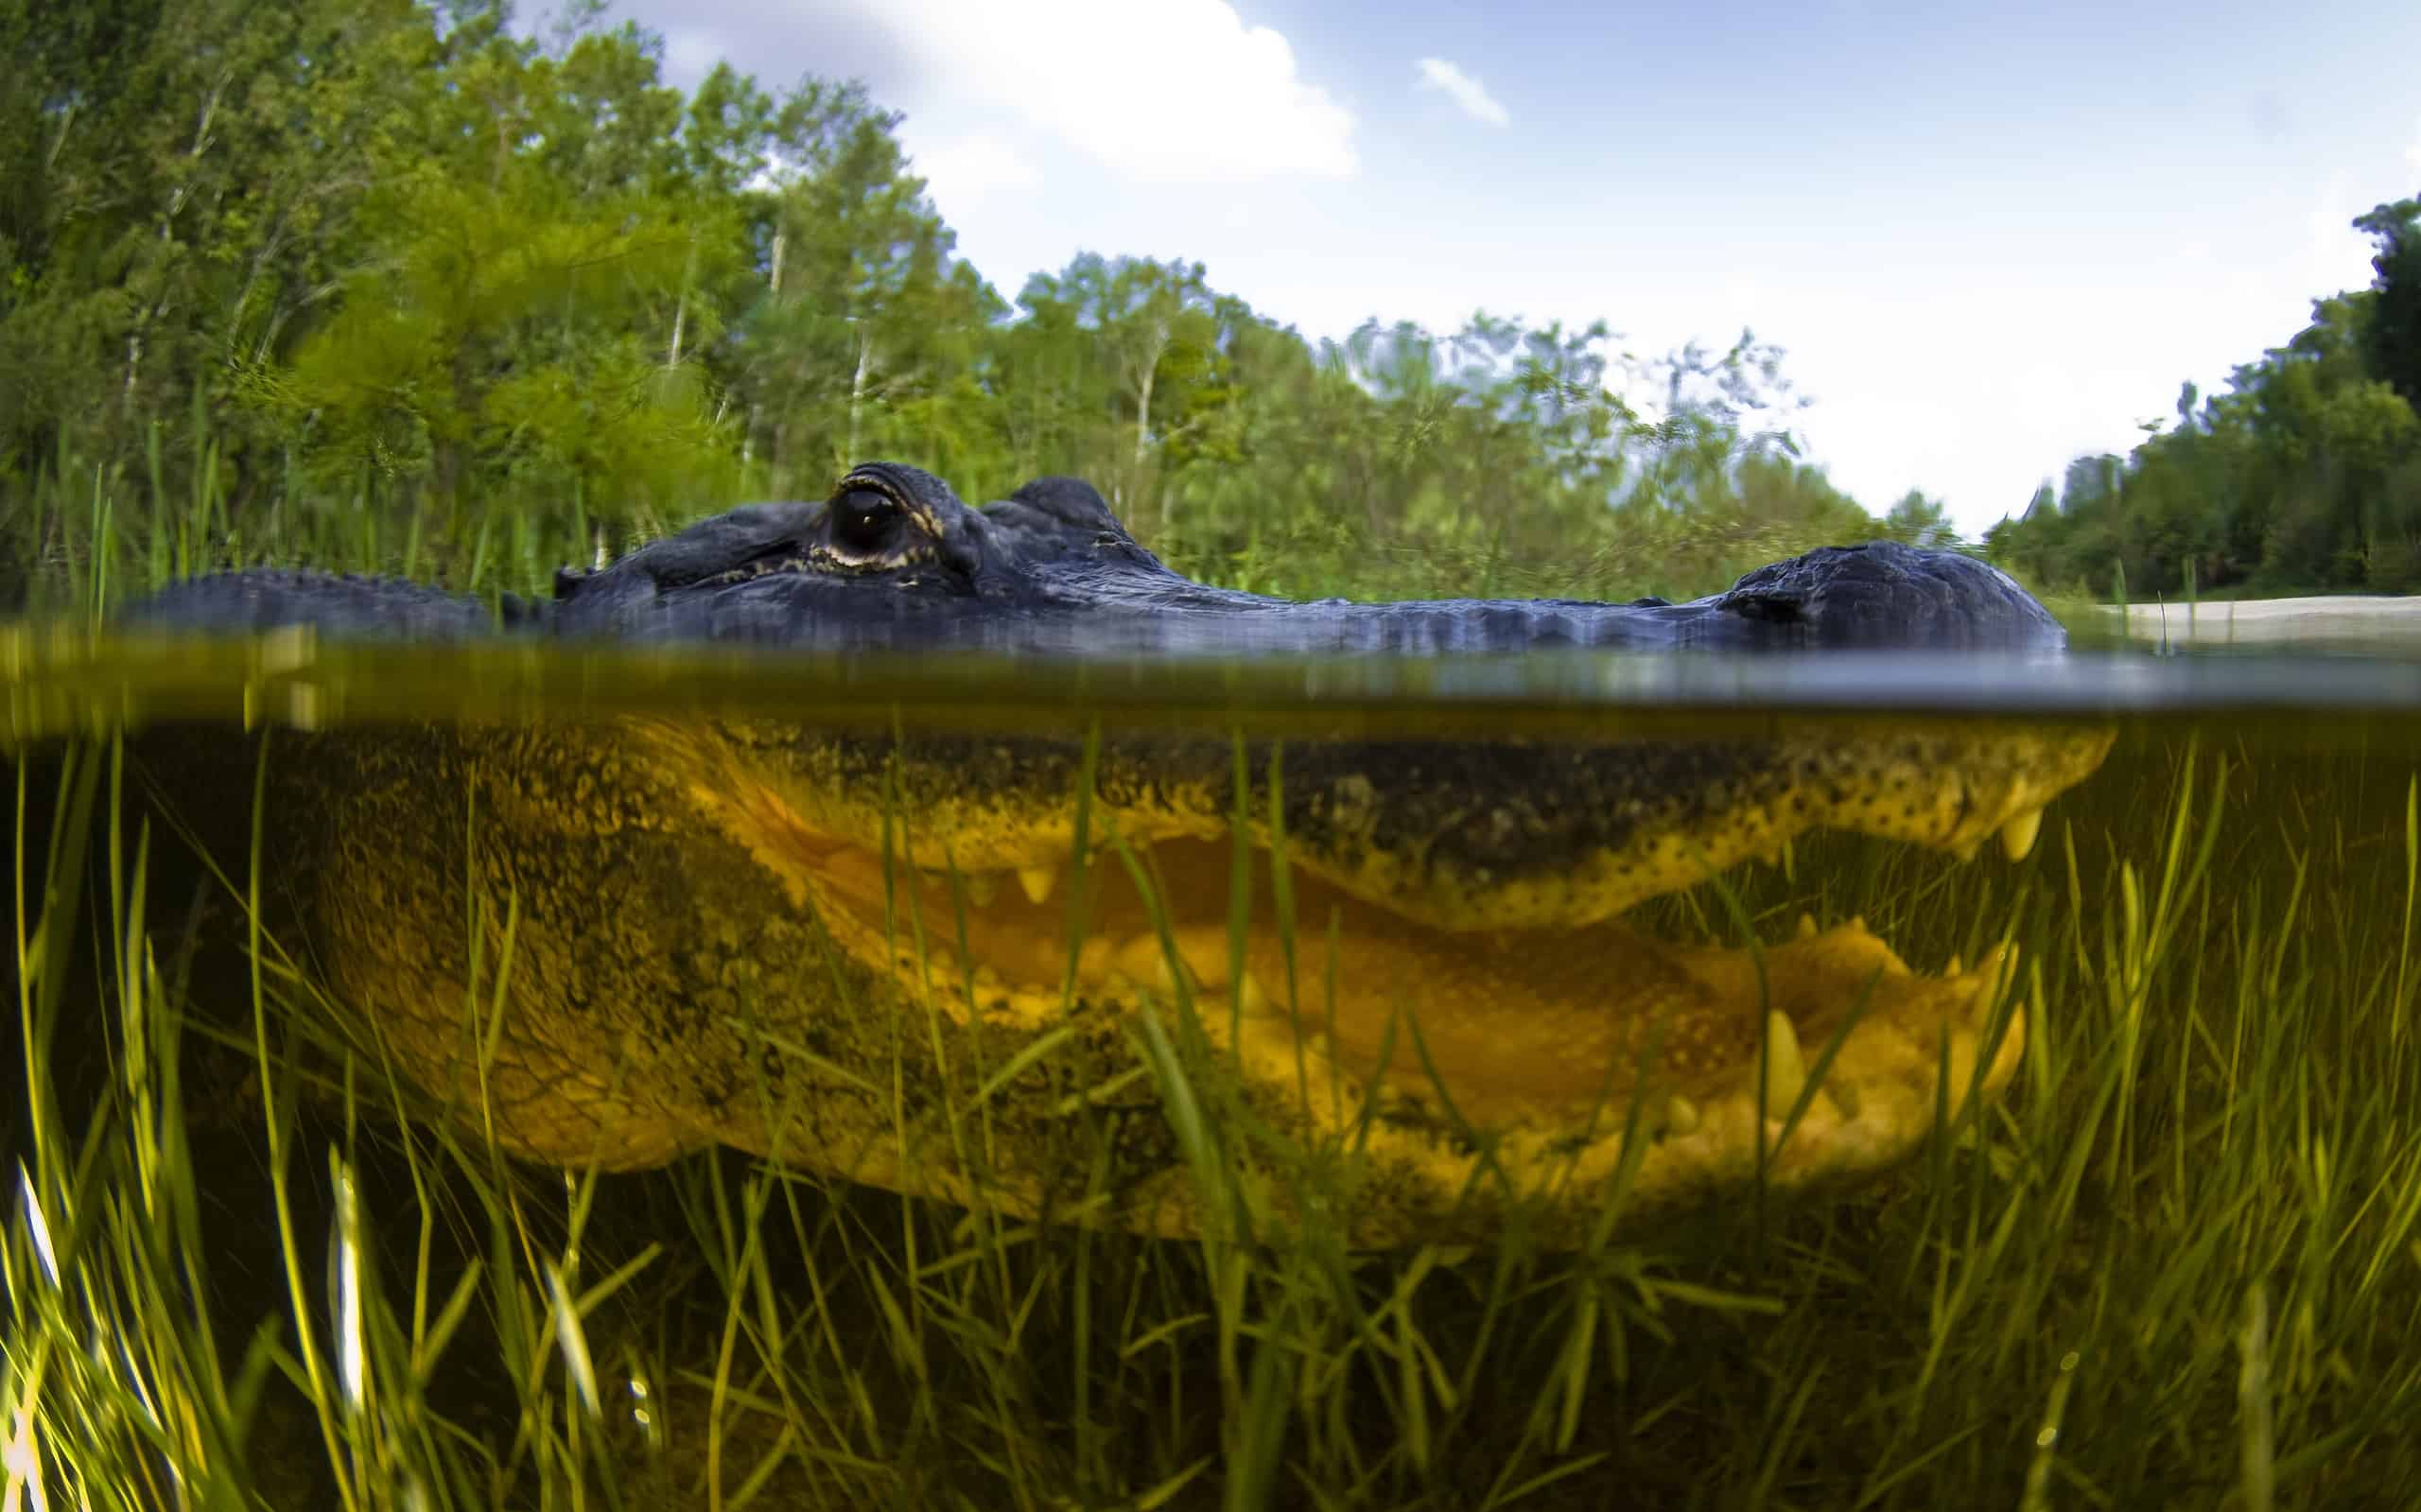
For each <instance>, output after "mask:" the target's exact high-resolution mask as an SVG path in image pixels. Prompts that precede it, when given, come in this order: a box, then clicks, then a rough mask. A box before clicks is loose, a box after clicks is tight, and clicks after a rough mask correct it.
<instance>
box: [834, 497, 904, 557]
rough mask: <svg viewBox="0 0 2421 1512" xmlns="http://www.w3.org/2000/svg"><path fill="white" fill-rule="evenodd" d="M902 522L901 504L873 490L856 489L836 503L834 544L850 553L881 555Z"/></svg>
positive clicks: (838, 499) (836, 500) (837, 499)
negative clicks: (894, 529) (880, 552)
mask: <svg viewBox="0 0 2421 1512" xmlns="http://www.w3.org/2000/svg"><path fill="white" fill-rule="evenodd" d="M898 519H899V505H898V504H897V501H895V500H893V499H892V498H890V497H889V496H887V495H882V494H879V493H876V492H875V491H874V490H872V489H868V488H853V489H851V490H849V491H848V492H847V493H845V494H843V495H841V496H840V497H839V498H836V499H834V500H833V501H832V542H833V544H834V545H835V546H838V547H842V548H843V549H845V550H848V551H855V552H862V553H869V554H870V553H873V552H876V551H880V550H881V549H882V547H883V545H884V544H885V543H886V542H887V541H888V540H889V539H890V537H891V532H892V527H893V526H894V525H896V524H897V522H898Z"/></svg>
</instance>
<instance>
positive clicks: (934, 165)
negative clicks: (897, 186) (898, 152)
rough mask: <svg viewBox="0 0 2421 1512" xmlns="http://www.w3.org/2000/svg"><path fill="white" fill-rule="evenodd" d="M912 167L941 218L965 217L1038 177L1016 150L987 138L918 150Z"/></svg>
mask: <svg viewBox="0 0 2421 1512" xmlns="http://www.w3.org/2000/svg"><path fill="white" fill-rule="evenodd" d="M912 167H913V170H914V172H915V173H916V174H917V175H918V176H919V177H921V178H922V179H923V180H924V181H925V187H926V189H927V191H928V192H929V193H931V194H932V197H933V203H934V204H936V205H938V206H940V207H941V211H942V214H943V215H944V216H945V217H958V216H963V215H966V214H967V213H968V212H969V211H972V210H975V209H977V208H979V207H980V206H982V205H983V204H984V202H985V201H987V200H991V199H992V198H993V196H995V195H996V194H998V193H1000V192H1001V190H1003V189H1024V188H1029V187H1031V186H1032V185H1034V184H1035V183H1036V182H1039V181H1040V180H1041V177H1042V175H1041V174H1040V173H1039V172H1037V171H1036V169H1035V166H1034V165H1033V164H1031V163H1028V162H1027V161H1026V160H1025V159H1024V158H1023V157H1021V156H1019V153H1018V149H1017V148H1013V147H1011V146H1009V145H1008V144H1007V143H1005V142H1002V141H1001V140H1000V139H998V138H997V137H989V136H969V137H961V138H959V139H957V140H955V141H950V142H944V143H942V144H940V145H939V146H936V147H929V148H922V149H921V150H919V151H918V152H917V153H916V155H915V161H914V164H913V165H912Z"/></svg>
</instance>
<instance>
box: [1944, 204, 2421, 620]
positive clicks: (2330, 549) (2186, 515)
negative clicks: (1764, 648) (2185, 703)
mask: <svg viewBox="0 0 2421 1512" xmlns="http://www.w3.org/2000/svg"><path fill="white" fill-rule="evenodd" d="M2354 225H2355V226H2356V227H2357V228H2358V229H2360V230H2361V231H2363V232H2365V233H2367V234H2368V235H2370V236H2371V237H2372V238H2373V240H2374V241H2375V242H2376V243H2377V249H2378V254H2377V256H2376V257H2374V258H2373V259H2372V260H2371V268H2372V270H2373V272H2374V274H2375V275H2376V276H2375V278H2374V280H2373V282H2372V285H2371V287H2369V288H2367V289H2357V290H2354V291H2352V292H2348V293H2342V294H2337V295H2334V296H2331V297H2329V298H2325V299H2317V300H2314V301H2313V302H2312V321H2311V324H2310V325H2308V326H2307V327H2306V328H2305V329H2304V330H2302V331H2301V332H2299V333H2297V334H2296V335H2295V336H2294V338H2293V339H2290V340H2289V341H2288V342H2287V344H2286V345H2284V346H2282V347H2278V348H2275V349H2273V350H2272V351H2271V352H2269V353H2266V354H2265V355H2264V356H2262V357H2261V359H2260V360H2259V361H2256V362H2249V363H2245V364H2242V365H2241V366H2239V367H2238V368H2237V369H2236V371H2235V373H2234V374H2233V375H2232V376H2231V377H2230V380H2229V384H2228V391H2227V392H2225V393H2220V394H2209V395H2205V394H2203V393H2200V392H2198V391H2196V389H2195V387H2194V386H2193V385H2192V384H2190V383H2189V384H2186V385H2185V386H2184V387H2183V388H2182V389H2181V390H2180V391H2179V392H2178V396H2177V412H2176V417H2175V419H2174V421H2173V422H2172V421H2169V420H2167V419H2163V420H2157V421H2148V422H2146V423H2145V426H2144V429H2145V431H2146V437H2145V440H2144V441H2143V443H2141V444H2140V445H2138V446H2136V447H2135V448H2134V451H2133V453H2132V454H2130V455H2129V456H2127V457H2125V458H2120V457H2117V456H2115V455H2111V456H2101V457H2080V458H2078V459H2076V460H2075V461H2072V462H2070V463H2069V464H2068V468H2067V472H2066V475H2065V477H2064V479H2063V481H2062V486H2061V487H2060V489H2059V490H2058V491H2057V492H2056V493H2054V492H2053V490H2052V489H2051V487H2050V485H2049V484H2048V483H2046V484H2045V485H2044V487H2043V488H2042V489H2041V490H2040V491H2038V492H2037V493H2036V495H2034V499H2033V501H2032V503H2031V504H2030V505H2029V507H2028V509H2027V511H2026V513H2024V514H2022V515H2019V516H2016V517H2014V518H2010V519H2004V520H2003V521H2002V522H2001V523H2000V524H1998V525H1996V526H1994V528H1993V529H1992V530H1991V531H1990V532H1988V533H1987V535H1986V537H1985V542H1986V546H1987V547H1988V549H1989V550H1990V551H1991V553H1992V554H1993V555H1994V557H1995V558H1996V559H1998V560H2003V561H2005V562H2008V563H2010V564H2012V565H2016V566H2017V567H2019V568H2020V569H2022V570H2024V571H2026V572H2028V573H2029V574H2031V575H2032V576H2034V577H2035V578H2037V579H2038V580H2042V581H2047V582H2063V583H2073V584H2076V585H2079V586H2082V587H2088V588H2091V589H2093V590H2094V591H2096V592H2100V593H2114V592H2117V591H2120V590H2121V589H2122V588H2129V587H2132V590H2133V591H2134V593H2135V594H2137V595H2139V596H2140V595H2143V594H2146V593H2149V592H2151V591H2154V590H2157V591H2159V592H2162V593H2167V594H2172V595H2173V594H2177V593H2181V592H2186V591H2196V590H2207V589H2212V588H2226V587H2230V586H2235V585H2242V586H2243V587H2246V588H2251V589H2255V590H2274V591H2295V590H2303V589H2313V588H2321V589H2328V588H2367V589H2376V590H2380V591H2385V592H2393V593H2405V592H2412V591H2414V590H2416V589H2421V416H2416V414H2415V411H2414V406H2415V404H2416V403H2421V200H2398V201H2396V202H2395V203H2393V204H2383V205H2380V206H2378V207H2377V209H2374V210H2372V211H2370V212H2369V213H2367V214H2365V215H2362V216H2360V217H2356V218H2355V220H2354Z"/></svg>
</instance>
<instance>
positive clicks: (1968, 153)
mask: <svg viewBox="0 0 2421 1512" xmlns="http://www.w3.org/2000/svg"><path fill="white" fill-rule="evenodd" d="M612 15H613V16H614V17H616V18H618V19H629V20H633V21H636V22H637V23H638V24H639V25H640V26H643V27H646V28H647V29H649V30H651V31H653V32H656V33H658V34H659V35H661V36H662V37H663V39H664V43H665V64H666V73H667V75H668V76H669V79H670V81H671V82H673V83H676V84H679V85H681V86H683V87H685V88H686V87H688V86H691V85H694V84H695V83H696V82H697V81H698V79H700V78H703V77H704V76H705V72H706V70H707V69H708V68H710V67H712V66H713V64H714V63H715V61H718V60H725V59H727V60H730V61H732V62H734V64H735V65H736V66H738V67H740V69H742V70H743V71H745V72H748V73H751V74H753V75H755V76H756V77H757V78H758V81H759V82H760V83H762V84H764V85H765V86H767V87H768V88H774V89H779V88H782V87H784V86H786V85H788V84H790V83H792V82H793V81H795V80H796V79H798V78H800V77H802V76H804V75H809V74H812V75H817V76H821V77H825V78H858V79H862V80H863V81H864V83H865V84H866V86H867V87H868V89H869V91H870V92H871V93H872V95H873V96H874V98H875V99H876V100H877V102H878V103H880V104H881V105H883V106H885V107H886V108H889V109H892V110H897V111H899V112H901V113H904V116H905V119H904V120H903V122H902V123H901V125H900V128H899V135H900V138H901V141H902V142H903V144H904V145H905V147H906V148H907V149H908V151H909V152H910V154H911V155H912V157H913V159H914V168H915V171H916V172H918V173H919V174H921V175H923V176H924V177H925V178H926V179H927V181H928V184H929V189H930V192H931V194H932V199H933V201H934V203H935V204H936V206H937V207H938V208H939V209H940V211H941V213H942V215H943V217H945V218H946V219H947V220H948V221H949V224H950V226H951V227H952V228H953V229H954V230H956V232H957V233H958V238H959V240H958V251H959V252H960V253H961V254H962V255H964V256H966V257H967V258H968V259H969V260H970V261H972V262H973V263H974V265H975V266H976V268H977V269H979V270H981V271H982V272H983V274H984V276H985V277H986V278H988V279H989V280H991V282H992V283H993V284H994V286H995V287H998V288H999V289H1000V290H1001V293H1002V294H1003V295H1005V296H1008V297H1010V298H1012V299H1014V298H1015V297H1016V295H1017V292H1018V290H1019V287H1022V285H1023V284H1024V282H1025V280H1026V277H1027V276H1028V275H1029V274H1031V273H1034V272H1036V271H1055V270H1057V269H1060V268H1062V267H1064V266H1065V265H1066V264H1067V263H1068V261H1069V260H1070V259H1071V257H1073V256H1074V255H1075V254H1076V253H1078V252H1086V251H1091V252H1101V253H1104V254H1106V255H1112V256H1115V255H1119V254H1129V255H1137V256H1150V257H1158V258H1162V259H1166V258H1171V257H1183V258H1186V259H1188V260H1190V261H1200V262H1202V263H1204V264H1206V265H1207V266H1208V270H1209V277H1210V281H1211V285H1212V287H1216V288H1219V289H1221V290H1223V291H1226V292H1229V293H1233V294H1236V295H1239V296H1241V297H1242V298H1244V299H1245V301H1247V302H1248V303H1249V304H1251V305H1252V306H1253V307H1254V308H1255V309H1256V310H1258V311H1260V312H1261V313H1263V315H1266V316H1270V317H1273V318H1275V319H1277V320H1279V321H1280V322H1285V323H1288V324H1292V325H1294V326H1295V327H1296V328H1297V329H1298V330H1300V331H1301V332H1302V333H1303V334H1304V335H1305V336H1306V337H1309V338H1312V339H1319V338H1322V337H1339V336H1343V335H1345V334H1346V333H1348V332H1350V330H1352V329H1353V328H1354V327H1355V326H1356V325H1358V324H1360V323H1361V322H1363V321H1364V320H1365V319H1367V318H1369V317H1372V316H1376V317H1378V318H1380V319H1382V320H1384V321H1387V322H1393V321H1396V320H1399V319H1404V320H1413V321H1417V322H1421V323H1423V324H1427V325H1430V326H1432V327H1434V328H1439V329H1447V330H1451V329H1454V328H1455V327H1458V326H1459V325H1460V324H1461V322H1463V321H1464V319H1466V318H1467V317H1468V316H1469V315H1471V314H1472V312H1473V311H1475V310H1481V309H1485V310H1487V311H1489V312H1490V313H1491V314H1496V315H1505V316H1519V317H1522V318H1524V319H1526V320H1528V321H1530V322H1541V323H1542V322H1546V321H1549V320H1560V321H1563V322H1566V323H1567V324H1570V325H1585V324H1587V323H1588V322H1592V321H1595V320H1603V321H1605V322H1607V323H1608V324H1609V325H1610V326H1611V328H1612V329H1613V330H1614V332H1615V333H1616V334H1617V335H1618V337H1619V338H1620V343H1619V349H1621V350H1629V351H1634V352H1638V353H1640V354H1641V355H1643V356H1649V355H1655V354H1661V353H1663V352H1665V351H1667V350H1670V349H1672V348H1676V347H1679V346H1680V345H1681V343H1683V342H1685V341H1689V340H1693V339H1696V340H1698V341H1701V342H1704V343H1707V344H1709V345H1713V346H1716V347H1718V348H1720V347H1721V346H1723V345H1726V344H1728V343H1729V342H1730V341H1731V340H1732V339H1734V338H1736V337H1737V336H1738V335H1739V333H1740V331H1741V329H1742V327H1743V326H1744V325H1745V326H1748V327H1750V328H1753V329H1754V331H1755V332H1756V334H1757V336H1758V337H1759V339H1763V340H1768V341H1771V342H1775V343H1777V344H1779V345H1780V346H1782V347H1783V348H1784V349H1785V351H1786V353H1787V354H1788V355H1787V357H1786V358H1785V364H1784V369H1783V371H1784V374H1785V376H1787V377H1788V378H1789V379H1790V380H1791V381H1792V382H1793V384H1794V385H1795V386H1796V388H1797V389H1798V391H1800V392H1801V393H1802V394H1803V395H1804V396H1805V397H1807V398H1809V399H1811V400H1812V401H1813V403H1812V404H1811V405H1810V406H1809V407H1808V408H1804V409H1803V410H1801V411H1799V412H1798V414H1797V415H1796V416H1795V417H1794V424H1795V426H1796V428H1797V430H1798V432H1799V434H1800V435H1801V437H1802V438H1803V443H1804V444H1805V448H1806V450H1805V454H1804V455H1805V457H1806V459H1807V460H1809V461H1815V462H1819V463H1820V464H1822V465H1823V466H1824V467H1825V468H1826V469H1827V471H1828V473H1829V474H1830V476H1831V478H1832V480H1833V481H1834V482H1835V483H1836V484H1838V486H1840V487H1842V488H1844V489H1846V490H1847V491H1848V492H1849V493H1850V494H1851V495H1854V496H1855V497H1856V498H1857V499H1858V501H1859V502H1860V503H1862V504H1864V505H1866V506H1867V508H1869V509H1870V510H1872V511H1873V512H1875V513H1878V514H1879V513H1882V512H1883V511H1884V510H1885V509H1887V508H1888V507H1889V506H1890V504H1891V503H1892V502H1893V501H1894V500H1896V499H1897V498H1899V497H1900V496H1901V495H1903V494H1905V493H1906V492H1907V490H1909V489H1911V488H1916V489H1921V490H1923V491H1924V492H1925V494H1927V495H1930V496H1932V497H1936V498H1940V499H1942V500H1943V501H1944V502H1945V503H1946V504H1947V505H1948V507H1949V510H1950V513H1951V517H1952V518H1953V519H1954V520H1955V521H1957V522H1958V523H1959V526H1960V528H1961V529H1962V530H1964V531H1965V532H1966V533H1967V534H1969V535H1970V536H1971V537H1972V536H1975V535H1977V534H1980V533H1981V531H1982V530H1984V528H1985V527H1987V526H1989V525H1990V524H1991V523H1992V522H1994V520H1997V519H1999V518H2000V517H2001V516H2002V515H2004V514H2007V513H2018V512H2022V511H2023V510H2024V508H2025V507H2026V503H2027V501H2028V499H2029V496H2030V495H2032V493H2033V491H2034V489H2035V487H2036V485H2037V484H2039V483H2040V482H2042V481H2043V480H2044V479H2045V478H2056V477H2057V476H2058V475H2059V474H2060V473H2061V471H2062V470H2063V469H2064V467H2065V465H2066V463H2067V461H2068V460H2069V459H2070V458H2071V457H2074V456H2078V455H2082V454H2087V453H2095V452H2100V451H2104V450H2111V451H2117V452H2121V453H2123V452H2125V451H2126V450H2127V449H2128V448H2129V447H2130V446H2131V445H2133V444H2134V443H2136V442H2138V441H2140V440H2141V439H2142V435H2141V432H2140V431H2139V430H2138V429H2137V426H2138V423H2139V422H2142V421H2145V420H2148V419H2151V418H2154V417H2163V416H2171V415H2173V414H2174V411H2175V406H2176V400H2177V394H2178V389H2179V386H2180V385H2181V384H2182V383H2183V382H2185V381H2186V380H2189V379H2190V380H2192V381H2194V382H2196V383H2198V384H2200V385H2201V386H2202V387H2203V389H2205V390H2206V391H2208V390H2213V389H2219V388H2222V387H2224V385H2225V382H2226V379H2227V375H2228V374H2229V372H2230V370H2231V369H2233V368H2234V367H2235V366H2236V365H2237V364H2238V363H2241V362H2247V361H2251V360H2254V359H2256V358H2257V357H2258V356H2260V355H2261V353H2262V352H2263V351H2264V350H2266V349H2267V348H2270V347H2273V346H2277V345H2280V344H2282V343H2283V342H2285V341H2286V340H2287V339H2288V338H2290V337H2291V336H2292V335H2293V334H2294V333H2295V332H2296V331H2297V330H2299V329H2300V328H2302V327H2303V326H2304V325H2305V324H2307V323H2308V321H2309V319H2310V305H2311V301H2312V300H2313V299H2314V298H2315V297H2317V296H2320V295H2324V294H2328V293H2333V292H2336V291H2338V290H2340V289H2344V288H2359V287H2366V286H2367V285H2368V284H2369V282H2370V279H2371V269H2370V262H2369V258H2370V252H2371V244H2370V242H2369V241H2368V239H2367V238H2365V237H2363V236H2362V235H2360V233H2358V232H2356V231H2354V230H2353V229H2352V227H2351V226H2350V225H2349V224H2348V222H2349V221H2350V220H2351V219H2352V218H2353V217H2355V216H2357V215H2359V214H2361V213H2362V212H2364V211H2366V210H2368V209H2370V208H2371V207H2372V206H2373V205H2376V204H2377V203H2380V202H2381V201H2384V200H2397V199H2403V198H2407V197H2410V196H2412V195H2415V194H2421V5H2404V6H2398V5H2389V4H2381V3H2379V0H2369V3H2367V4H2345V3H2342V0H2310V3H2308V4H2304V5H2299V6H2280V5H2275V4H2263V5H2258V6H2238V5H2236V4H2234V3H2232V0H2228V3H2214V4H2208V5H2200V6H2193V7H2186V6H2178V7H2174V8H2152V7H2145V6H2128V5H2123V4H2121V5H2110V4H2091V5H2063V4H2037V5H2032V6H2027V7H2017V6H2003V5H1990V6H1983V5H1972V4H1965V5H1962V4H1959V0H1950V3H1948V4H1943V3H1941V0H1933V3H1928V4H1923V5H1908V6H1900V5H1889V4H1881V3H1872V0H1800V3H1797V4H1783V5H1774V6H1769V7H1768V6H1756V5H1736V6H1727V5H1721V4H1716V5H1706V6H1690V5H1675V4H1672V3H1670V0H1660V3H1657V4H1654V5H1645V6H1643V5H1594V6H1583V5H1568V6H1555V5H1541V4H1531V3H1511V0H1497V3H1493V4H1489V5H1486V6H1478V5H1468V4H1467V5H1459V6H1449V5H1443V4H1435V3H1429V0H1409V3H1407V0H1384V3H1382V0H1320V3H1314V0H1235V3H1232V4H1231V3H1228V0H1018V3H1015V4H1009V3H1004V0H994V3H989V4H987V3H984V0H677V3H676V0H623V3H622V4H621V5H619V6H618V8H617V9H615V10H614V11H613V12H612Z"/></svg>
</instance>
